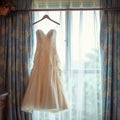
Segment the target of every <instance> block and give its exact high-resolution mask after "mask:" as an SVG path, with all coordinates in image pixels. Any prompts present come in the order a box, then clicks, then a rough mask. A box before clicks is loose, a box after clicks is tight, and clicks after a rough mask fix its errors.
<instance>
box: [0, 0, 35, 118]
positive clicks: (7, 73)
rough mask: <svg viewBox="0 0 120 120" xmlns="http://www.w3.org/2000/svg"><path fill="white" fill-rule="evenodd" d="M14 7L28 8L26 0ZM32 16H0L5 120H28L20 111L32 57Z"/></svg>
mask: <svg viewBox="0 0 120 120" xmlns="http://www.w3.org/2000/svg"><path fill="white" fill-rule="evenodd" d="M14 3H15V4H16V6H17V8H19V9H21V8H30V6H31V2H30V0H29V1H27V0H16V1H14ZM31 22H32V14H31V13H28V12H14V13H9V14H8V15H7V16H0V79H1V83H0V84H1V85H2V86H4V87H5V88H6V90H7V91H8V93H9V95H8V99H7V103H8V104H7V107H8V111H7V112H8V114H7V117H8V120H31V115H29V114H25V113H23V112H21V102H22V99H23V96H24V93H25V88H26V86H27V83H28V77H29V70H30V59H31V57H32V51H33V50H32V49H33V39H32V38H33V37H32V23H31Z"/></svg>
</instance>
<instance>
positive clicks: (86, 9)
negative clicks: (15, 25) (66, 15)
mask: <svg viewBox="0 0 120 120" xmlns="http://www.w3.org/2000/svg"><path fill="white" fill-rule="evenodd" d="M83 10H84V11H88V10H104V11H120V7H119V8H118V7H114V8H66V9H16V10H15V11H14V12H27V11H31V12H32V11H33V12H34V11H83Z"/></svg>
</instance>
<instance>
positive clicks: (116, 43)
mask: <svg viewBox="0 0 120 120" xmlns="http://www.w3.org/2000/svg"><path fill="white" fill-rule="evenodd" d="M101 5H102V7H120V1H119V0H101ZM100 45H101V58H102V67H101V68H102V81H103V120H120V11H101V33H100Z"/></svg>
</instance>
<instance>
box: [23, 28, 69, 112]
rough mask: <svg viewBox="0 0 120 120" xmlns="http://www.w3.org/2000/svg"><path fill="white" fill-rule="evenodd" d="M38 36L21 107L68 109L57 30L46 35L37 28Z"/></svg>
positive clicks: (50, 109) (31, 109)
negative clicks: (57, 44) (60, 63)
mask: <svg viewBox="0 0 120 120" xmlns="http://www.w3.org/2000/svg"><path fill="white" fill-rule="evenodd" d="M36 36H37V48H36V53H35V57H34V65H33V68H32V70H31V74H30V80H29V84H28V87H27V90H26V93H25V96H24V98H23V102H22V108H21V109H22V111H25V112H32V111H33V110H43V111H50V112H57V111H62V110H66V109H67V108H68V103H67V100H66V95H65V91H64V89H63V84H62V74H61V70H60V66H59V58H58V54H57V50H56V30H54V29H51V30H50V31H49V32H48V33H47V34H46V35H45V34H44V32H43V31H42V30H37V32H36Z"/></svg>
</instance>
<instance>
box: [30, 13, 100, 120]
mask: <svg viewBox="0 0 120 120" xmlns="http://www.w3.org/2000/svg"><path fill="white" fill-rule="evenodd" d="M45 14H48V15H49V16H50V18H52V19H53V20H55V21H57V22H59V23H60V26H58V25H56V24H55V23H52V22H51V21H49V20H47V19H46V20H43V21H41V22H39V23H37V24H35V25H34V35H35V33H36V30H38V29H42V30H43V31H44V33H46V34H47V32H48V31H49V30H50V29H56V31H57V38H56V46H57V51H58V55H59V57H60V62H61V69H62V73H63V78H64V81H63V83H64V86H65V89H66V91H67V92H66V96H67V98H68V102H69V109H68V110H66V111H65V112H58V113H53V114H52V113H49V112H42V111H34V112H33V115H32V116H33V119H34V120H92V119H93V118H94V120H102V84H101V74H100V71H101V67H100V46H99V44H100V43H99V42H100V41H99V25H100V21H99V20H100V18H99V11H89V12H88V11H86V12H85V11H84V12H82V11H76V12H75V11H71V12H59V11H58V12H35V13H34V21H38V20H39V19H41V18H42V17H43V16H44V15H45ZM34 39H35V41H36V36H34ZM35 47H36V45H35Z"/></svg>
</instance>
